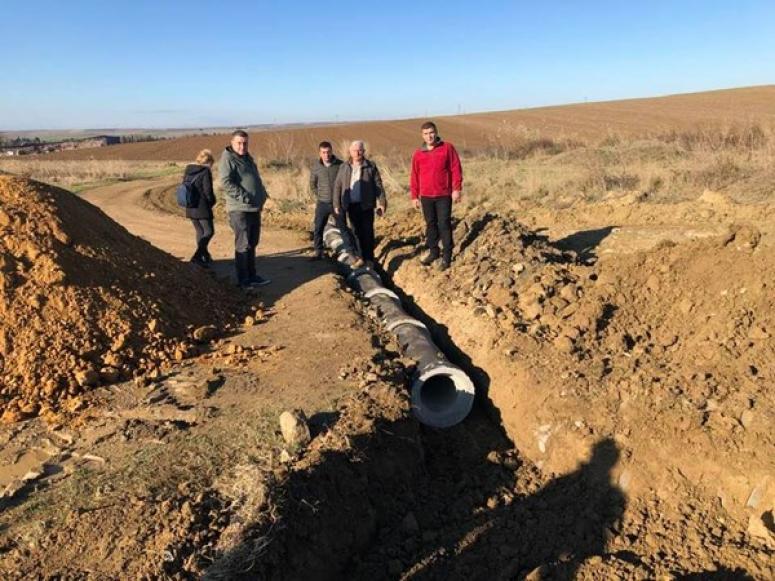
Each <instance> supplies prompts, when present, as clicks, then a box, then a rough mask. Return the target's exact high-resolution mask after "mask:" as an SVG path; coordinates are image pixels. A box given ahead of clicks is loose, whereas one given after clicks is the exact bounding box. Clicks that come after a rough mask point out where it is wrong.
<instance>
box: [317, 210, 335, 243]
mask: <svg viewBox="0 0 775 581" xmlns="http://www.w3.org/2000/svg"><path fill="white" fill-rule="evenodd" d="M333 213H334V206H333V204H331V202H318V203H317V205H316V206H315V226H314V228H313V240H314V244H315V251H316V252H323V228H325V227H326V222H327V221H328V217H329V216H330V215H331V214H333Z"/></svg>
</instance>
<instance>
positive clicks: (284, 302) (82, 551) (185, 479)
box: [0, 183, 376, 579]
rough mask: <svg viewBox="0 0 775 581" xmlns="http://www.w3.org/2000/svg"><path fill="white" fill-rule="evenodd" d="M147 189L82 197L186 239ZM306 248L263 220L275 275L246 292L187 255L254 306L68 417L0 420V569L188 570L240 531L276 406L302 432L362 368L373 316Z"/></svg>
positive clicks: (184, 243) (275, 450)
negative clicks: (194, 346)
mask: <svg viewBox="0 0 775 581" xmlns="http://www.w3.org/2000/svg"><path fill="white" fill-rule="evenodd" d="M145 189H146V188H145V184H144V183H140V184H139V186H138V185H137V184H126V183H125V184H117V185H114V186H110V187H105V188H101V189H99V190H95V191H92V192H89V194H88V196H87V197H88V198H89V199H90V200H93V201H94V202H95V203H97V204H99V205H100V206H102V207H103V208H104V209H105V211H106V212H107V213H108V214H110V215H115V216H117V217H118V218H121V219H122V220H123V223H124V225H125V226H126V227H127V228H128V229H129V230H130V231H131V232H132V233H133V234H135V235H137V236H143V237H147V238H148V239H150V240H152V241H154V242H156V243H159V244H160V245H161V246H162V247H163V248H164V249H165V250H167V251H169V252H172V253H176V254H179V255H181V256H186V255H188V253H189V252H190V251H191V249H192V247H193V229H192V228H191V226H190V224H189V223H188V222H187V221H185V220H180V219H175V218H172V217H169V216H163V215H159V214H154V213H152V212H148V211H147V210H143V208H142V206H141V199H142V197H143V193H144V192H145ZM74 203H77V204H78V205H79V206H84V207H86V208H87V210H86V216H88V215H89V213H88V212H93V213H94V214H97V215H99V216H101V218H102V219H103V220H106V221H107V220H108V218H106V217H105V216H104V215H103V214H102V213H101V212H100V211H98V210H96V209H95V208H93V207H91V206H90V205H88V204H86V203H85V202H83V201H81V200H75V202H74ZM122 232H123V236H124V238H122V240H124V239H125V240H126V241H127V243H131V240H136V239H134V238H133V236H131V235H130V234H129V233H127V232H126V231H123V230H122ZM142 244H143V246H145V247H146V248H147V250H146V254H150V253H156V252H158V251H157V250H155V249H154V247H152V246H151V245H150V244H146V243H142ZM305 250H306V248H305V244H304V242H303V241H302V240H300V238H299V236H298V235H297V234H294V233H290V232H283V231H266V232H264V240H263V241H262V245H261V248H260V254H261V258H260V259H259V269H260V272H262V273H263V274H266V275H267V276H269V277H270V278H272V279H273V280H274V283H273V284H272V285H271V286H270V287H266V288H264V289H262V290H261V291H260V292H259V293H257V294H255V295H245V294H243V293H242V292H238V291H237V290H236V289H235V288H234V287H232V286H230V285H228V284H223V283H221V282H219V281H217V280H212V279H211V277H209V276H208V275H207V274H206V273H204V272H202V271H199V270H196V271H194V273H195V275H196V276H197V277H198V281H199V283H200V284H202V285H207V286H210V285H212V286H214V287H217V292H219V293H224V292H225V293H227V294H228V295H229V296H230V297H232V298H233V299H236V300H237V302H240V303H243V308H245V309H250V312H252V313H253V312H254V313H255V316H254V317H252V318H251V320H250V321H249V324H247V323H246V324H244V325H243V326H242V327H241V328H235V329H232V333H231V336H229V337H226V338H222V339H219V340H216V341H215V342H213V343H212V344H211V345H210V346H209V348H208V349H207V350H206V351H204V352H203V353H202V354H200V355H197V356H195V357H192V358H190V359H186V360H184V361H182V362H175V361H170V362H166V363H163V364H162V365H160V366H159V367H158V374H156V373H146V374H144V375H142V376H140V377H139V378H138V380H137V381H132V382H123V383H120V384H118V385H111V386H102V387H99V388H95V389H93V390H91V391H89V392H88V393H85V394H83V396H82V397H83V401H84V404H85V406H84V408H83V409H82V410H80V412H79V415H78V421H77V422H72V423H70V424H67V425H65V426H64V427H61V426H58V425H51V424H47V423H46V422H43V421H41V420H40V419H31V420H26V421H23V422H20V423H16V424H13V425H10V426H3V427H2V428H1V429H0V443H1V444H0V577H2V578H6V579H29V578H53V577H62V578H79V579H81V578H90V579H116V578H133V579H140V578H146V579H151V578H154V579H155V578H189V579H191V578H198V577H199V576H201V574H202V571H203V570H204V569H206V568H207V567H208V566H209V565H210V564H211V563H212V561H213V559H214V558H215V557H216V556H218V555H219V554H220V553H221V552H222V550H224V549H221V546H224V547H228V546H230V545H229V543H234V542H236V541H235V539H239V538H241V531H242V529H243V528H245V527H246V526H247V525H248V524H249V523H251V522H252V520H253V519H254V518H255V513H256V512H257V511H258V508H259V507H260V506H261V503H262V502H263V496H262V495H263V490H264V486H266V485H268V484H271V482H272V480H273V479H274V478H275V476H274V475H273V474H274V473H275V472H277V473H278V474H282V473H283V472H284V470H285V468H284V466H285V464H284V463H283V462H282V461H281V460H280V456H281V451H282V448H284V447H285V446H284V445H283V444H282V440H281V438H280V437H279V434H278V429H277V428H278V424H277V418H278V416H279V414H280V412H282V411H283V410H284V409H295V408H299V409H303V410H304V411H305V412H306V415H307V416H308V417H309V418H310V425H311V427H312V430H313V434H315V435H316V434H318V433H320V432H321V431H322V430H324V429H325V426H327V425H329V424H330V423H332V422H333V421H335V419H336V415H337V412H336V408H337V407H338V404H337V402H338V401H339V400H340V399H341V398H343V397H345V396H346V395H347V394H349V393H353V392H354V391H356V390H357V389H358V388H359V387H360V386H361V385H365V384H366V383H370V382H372V381H373V380H371V379H369V378H368V377H366V375H367V374H368V373H371V370H372V367H373V363H372V358H373V357H374V356H375V353H376V351H375V347H374V339H373V337H372V330H371V329H370V328H369V326H368V325H364V323H363V321H362V320H361V319H360V316H359V314H358V313H357V312H356V311H355V310H354V309H352V307H351V303H352V301H353V299H352V297H351V296H350V295H349V294H347V293H345V292H342V291H341V289H340V285H339V282H338V280H337V278H336V277H335V276H334V274H333V272H332V268H331V266H330V265H329V264H326V263H310V262H308V260H307V258H306V256H305ZM211 251H212V253H213V256H214V258H215V259H216V264H215V271H216V275H217V276H224V277H226V278H228V275H229V274H230V272H231V268H232V263H231V260H230V259H229V257H230V255H231V253H232V251H233V246H232V241H231V239H230V236H229V235H228V234H225V233H224V232H220V231H219V232H218V233H217V235H216V238H215V239H214V240H213V244H212V246H211ZM163 256H164V259H165V262H164V263H163V265H164V266H165V267H166V268H168V269H170V270H172V271H173V272H175V271H174V270H173V269H185V271H186V272H188V270H189V267H188V265H184V264H181V263H179V262H177V261H174V260H173V259H172V258H170V256H169V255H166V254H164V255H163ZM183 280H185V279H183ZM205 288H206V287H205ZM259 305H260V308H259V309H258V310H255V309H256V308H257V307H259ZM332 353H342V354H343V356H342V357H341V358H340V357H332ZM289 452H290V453H291V454H292V455H293V454H295V453H296V452H297V451H295V450H293V449H291V450H289Z"/></svg>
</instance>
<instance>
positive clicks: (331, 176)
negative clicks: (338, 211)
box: [309, 141, 342, 260]
mask: <svg viewBox="0 0 775 581" xmlns="http://www.w3.org/2000/svg"><path fill="white" fill-rule="evenodd" d="M318 156H319V159H318V160H317V161H316V162H315V163H314V164H313V165H312V167H311V168H310V174H309V189H310V191H311V192H312V195H313V196H314V197H315V202H316V204H315V227H314V230H313V233H314V234H313V240H314V245H315V251H314V254H313V255H312V260H320V259H321V258H323V228H325V226H326V222H327V221H328V217H329V216H331V215H332V214H333V213H334V206H333V200H332V196H333V193H334V182H336V174H337V172H338V171H339V166H341V165H342V160H340V159H338V158H337V157H336V156H335V155H334V151H333V148H332V147H331V144H330V143H329V142H328V141H321V142H320V145H318Z"/></svg>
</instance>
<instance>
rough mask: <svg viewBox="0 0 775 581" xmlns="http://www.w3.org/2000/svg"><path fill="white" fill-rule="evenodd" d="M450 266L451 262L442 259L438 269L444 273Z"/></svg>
mask: <svg viewBox="0 0 775 581" xmlns="http://www.w3.org/2000/svg"><path fill="white" fill-rule="evenodd" d="M450 266H452V262H451V261H450V260H449V259H447V258H442V259H441V262H439V266H438V269H439V271H441V272H444V271H445V270H447V269H448V268H449V267H450Z"/></svg>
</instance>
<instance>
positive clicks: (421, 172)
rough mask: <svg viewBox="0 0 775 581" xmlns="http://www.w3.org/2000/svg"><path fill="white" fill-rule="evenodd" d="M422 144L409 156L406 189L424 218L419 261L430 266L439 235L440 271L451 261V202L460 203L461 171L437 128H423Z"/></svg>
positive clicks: (429, 125) (436, 252)
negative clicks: (423, 252)
mask: <svg viewBox="0 0 775 581" xmlns="http://www.w3.org/2000/svg"><path fill="white" fill-rule="evenodd" d="M422 138H423V141H424V143H423V145H422V147H421V148H420V149H418V150H417V151H415V152H414V155H412V170H411V177H410V184H409V189H410V191H411V195H412V203H413V204H414V207H415V208H420V207H421V206H422V214H423V217H424V218H425V241H426V244H427V246H428V254H427V255H426V256H425V257H423V258H422V260H421V261H420V262H421V263H422V264H423V265H424V266H429V265H430V264H431V263H433V262H434V261H435V260H437V259H438V258H439V233H441V242H442V250H443V255H442V257H441V262H440V263H439V269H440V270H447V269H448V268H449V266H450V263H451V262H452V202H456V203H457V202H459V201H460V192H461V190H462V189H463V168H462V167H461V165H460V157H459V156H458V154H457V151H456V150H455V147H454V146H453V145H452V144H451V143H447V142H444V141H442V140H441V138H440V137H439V135H438V130H437V129H436V125H435V124H434V123H433V122H431V121H428V122H427V123H423V125H422Z"/></svg>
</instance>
